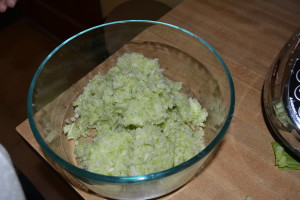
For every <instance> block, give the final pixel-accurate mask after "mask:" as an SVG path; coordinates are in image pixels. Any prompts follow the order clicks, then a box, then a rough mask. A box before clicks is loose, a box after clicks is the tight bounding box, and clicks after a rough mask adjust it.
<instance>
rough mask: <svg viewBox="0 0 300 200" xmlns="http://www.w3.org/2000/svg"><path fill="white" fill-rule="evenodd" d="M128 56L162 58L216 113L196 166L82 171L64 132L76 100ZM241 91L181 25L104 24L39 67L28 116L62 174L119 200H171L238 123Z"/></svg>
mask: <svg viewBox="0 0 300 200" xmlns="http://www.w3.org/2000/svg"><path fill="white" fill-rule="evenodd" d="M126 52H139V53H142V54H144V55H145V57H149V58H158V59H159V63H160V66H161V68H163V69H164V74H165V75H166V76H167V77H169V78H170V79H172V80H174V81H180V82H182V83H183V86H184V87H183V88H184V90H183V92H185V93H186V94H187V95H189V96H192V97H194V98H197V99H198V100H199V102H200V103H201V104H202V105H203V106H204V107H205V108H206V109H207V111H208V113H209V115H208V119H207V122H206V127H205V134H206V136H205V142H206V145H207V146H206V148H205V149H204V150H203V151H201V152H199V154H197V155H196V156H194V157H193V158H191V159H190V160H188V161H186V162H184V163H182V164H180V165H178V166H176V167H173V168H171V169H168V170H165V171H161V172H158V173H153V174H146V175H140V176H128V177H113V176H105V175H100V174H95V173H92V172H88V171H86V170H84V169H81V168H79V167H77V166H76V161H75V158H74V153H73V151H74V142H72V141H70V140H68V139H67V138H66V136H65V135H64V134H63V132H62V127H63V126H64V122H65V119H66V118H68V117H70V116H71V114H72V101H73V100H74V99H75V98H76V97H77V96H78V95H79V94H80V93H81V92H82V89H83V87H84V86H85V85H86V84H87V83H88V81H89V80H90V79H91V78H92V77H93V76H94V75H96V74H98V73H99V72H100V73H102V74H105V73H106V72H107V70H108V69H110V68H111V67H113V66H114V65H115V63H116V58H117V57H119V56H121V55H123V54H124V53H126ZM234 98H235V97H234V87H233V82H232V79H231V75H230V73H229V70H228V68H227V67H226V65H225V63H224V61H223V60H222V59H221V57H220V56H219V55H218V54H217V53H216V52H215V50H214V49H213V48H212V47H211V46H210V45H209V44H207V43H206V42H205V41H204V40H203V39H201V38H200V37H198V36H196V35H194V34H192V33H191V32H189V31H187V30H184V29H182V28H179V27H176V26H174V25H170V24H166V23H163V22H156V21H146V20H128V21H118V22H112V23H108V24H103V25H99V26H96V27H93V28H90V29H88V30H85V31H83V32H81V33H78V34H77V35H75V36H73V37H71V38H69V39H68V40H66V41H65V42H63V43H62V44H61V45H59V46H58V47H57V48H56V49H54V50H53V51H52V52H51V53H50V54H49V55H48V56H47V57H46V59H45V60H44V61H43V63H42V64H41V65H40V67H39V68H38V70H37V72H36V74H35V76H34V77H33V80H32V83H31V85H30V89H29V95H28V105H27V109H28V118H29V122H30V126H31V129H32V132H33V134H34V136H35V138H36V140H37V142H38V144H39V145H40V147H41V148H42V150H43V152H44V153H45V155H46V156H47V158H48V160H49V162H51V163H52V165H53V166H54V168H56V170H57V171H58V172H59V173H60V174H61V175H63V176H64V177H65V178H66V179H67V180H68V181H70V182H71V184H73V185H74V187H79V188H80V189H83V190H86V191H93V192H95V193H98V194H100V195H102V196H105V197H110V198H116V199H144V198H154V197H158V196H161V195H165V194H167V193H169V192H172V191H174V190H175V189H177V188H179V187H181V186H183V185H184V184H186V183H187V182H188V181H189V180H190V179H191V178H192V177H194V176H195V175H196V174H197V172H199V170H200V169H201V166H203V164H204V162H205V160H206V159H207V157H208V155H210V154H211V152H212V150H214V149H216V147H217V145H218V144H219V143H220V141H221V140H222V138H223V137H224V135H225V133H226V130H227V128H228V126H229V124H230V121H231V118H232V115H233V109H234Z"/></svg>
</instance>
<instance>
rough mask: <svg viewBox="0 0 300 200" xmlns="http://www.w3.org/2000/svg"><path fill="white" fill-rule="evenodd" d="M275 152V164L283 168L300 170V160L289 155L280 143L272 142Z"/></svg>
mask: <svg viewBox="0 0 300 200" xmlns="http://www.w3.org/2000/svg"><path fill="white" fill-rule="evenodd" d="M272 147H273V150H274V154H275V165H277V166H278V168H279V169H283V170H300V162H299V161H297V160H296V159H294V158H293V157H292V156H291V155H289V154H288V153H287V152H286V151H285V150H284V148H283V147H282V146H280V144H278V143H277V142H272Z"/></svg>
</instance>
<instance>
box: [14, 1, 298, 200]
mask: <svg viewBox="0 0 300 200" xmlns="http://www.w3.org/2000/svg"><path fill="white" fill-rule="evenodd" d="M160 21H163V22H167V23H171V24H174V25H177V26H180V27H183V28H185V29H187V30H189V31H191V32H193V33H195V34H196V35H198V36H200V37H202V38H203V39H204V40H206V41H207V42H208V43H209V44H211V45H212V46H213V47H214V48H215V49H216V50H217V52H218V53H219V54H220V55H221V57H222V58H223V59H224V60H225V62H226V64H227V66H228V68H229V69H230V71H231V74H232V77H233V80H234V84H235V92H236V106H235V113H234V117H233V120H232V123H231V125H230V128H229V130H228V132H227V135H226V137H225V139H224V140H223V142H222V143H221V145H220V149H219V151H218V153H217V155H216V157H215V159H214V160H213V161H212V162H210V164H209V166H208V167H207V168H206V169H205V170H204V171H202V172H201V173H200V174H199V175H198V176H197V177H196V178H195V179H193V180H192V181H191V182H189V183H188V184H187V185H186V186H184V187H183V188H181V189H179V190H178V191H176V192H174V193H172V194H170V195H168V196H166V197H163V198H162V199H175V200H180V199H230V200H232V199H238V200H242V199H244V197H245V196H252V197H253V199H254V200H256V199H273V200H275V199H278V200H279V199H280V200H281V199H300V171H281V170H279V169H278V168H277V167H276V166H275V165H274V154H273V150H272V147H271V142H272V141H274V138H273V137H272V135H271V131H270V130H269V129H268V127H267V123H266V121H265V119H264V117H263V110H262V105H261V95H262V87H263V82H264V79H265V76H266V75H267V73H268V68H269V66H270V65H271V63H272V61H273V59H274V58H275V56H276V55H277V54H278V52H279V50H280V49H281V47H282V46H283V45H284V44H285V42H286V41H287V39H288V38H289V37H290V36H291V34H292V33H293V32H294V31H295V30H296V28H297V27H298V26H300V1H298V0H286V1H282V0H261V1H259V0H244V1H233V0H187V1H184V2H183V3H181V4H179V5H178V6H177V7H176V8H174V9H173V10H172V11H171V12H169V13H168V14H167V15H165V16H164V17H163V18H161V20H160ZM17 130H18V132H19V133H20V134H21V136H23V137H24V139H25V140H27V141H28V143H29V144H30V145H32V146H33V148H34V149H35V150H36V151H37V152H38V153H40V154H41V155H42V156H43V154H42V152H41V150H40V147H39V146H38V144H37V143H36V141H35V139H34V137H33V135H32V133H31V130H30V127H29V125H28V121H25V122H23V123H22V124H20V125H19V126H18V127H17ZM75 189H76V188H75ZM76 190H77V191H78V193H79V194H80V195H81V196H82V197H83V198H85V199H102V198H100V197H96V196H94V195H92V194H89V193H86V192H84V191H81V190H78V189H76Z"/></svg>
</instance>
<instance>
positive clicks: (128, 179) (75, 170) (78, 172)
mask: <svg viewBox="0 0 300 200" xmlns="http://www.w3.org/2000/svg"><path fill="white" fill-rule="evenodd" d="M120 23H150V24H157V25H164V26H168V27H170V28H174V29H177V30H179V31H182V32H184V33H186V34H188V35H189V36H192V37H194V38H196V39H197V40H198V41H199V42H201V43H203V44H204V45H205V46H206V47H207V48H208V49H209V50H210V51H211V52H212V53H213V54H214V55H215V56H216V58H217V59H218V60H219V62H220V63H221V66H222V67H223V69H224V71H225V73H226V76H227V79H228V82H229V86H230V106H229V110H228V114H227V116H226V121H225V123H224V125H223V127H222V128H221V130H220V132H219V133H218V134H217V135H216V137H215V138H214V139H213V140H212V141H211V142H210V143H209V144H208V145H207V146H206V147H205V148H204V149H203V150H202V151H201V152H199V153H198V154H197V155H195V156H194V157H192V158H191V159H189V160H187V161H185V162H183V163H181V164H179V165H177V166H175V167H173V168H170V169H167V170H164V171H160V172H156V173H152V174H145V175H138V176H107V175H102V174H96V173H93V172H89V171H87V170H84V169H82V168H79V167H76V166H74V165H72V164H71V163H69V162H67V161H66V160H64V159H63V158H61V157H60V156H58V155H57V154H56V153H55V152H54V151H52V150H51V149H50V148H49V147H48V145H47V144H46V142H45V141H44V140H43V138H42V136H41V135H40V133H39V131H38V129H37V127H36V125H35V123H34V117H33V111H32V107H33V104H32V97H33V91H34V87H35V83H36V81H37V78H38V76H39V74H40V72H41V70H42V69H43V67H44V66H45V64H46V63H47V62H48V60H49V59H50V58H51V57H52V55H53V54H54V53H55V52H57V51H58V50H59V49H60V48H61V47H63V46H64V45H65V44H66V43H68V42H69V41H71V40H73V39H74V38H76V37H78V36H80V35H82V34H84V33H86V32H89V31H91V30H94V29H97V28H101V27H105V26H109V25H114V24H120ZM234 105H235V91H234V84H233V80H232V77H231V74H230V71H229V69H228V67H227V65H226V64H225V62H224V61H223V59H222V58H221V56H220V55H219V54H218V53H217V52H216V51H215V50H214V48H213V47H212V46H211V45H210V44H208V43H207V42H206V41H205V40H203V39H202V38H201V37H199V36H197V35H196V34H194V33H192V32H190V31H188V30H186V29H184V28H181V27H178V26H176V25H173V24H169V23H165V22H161V21H151V20H122V21H114V22H109V23H104V24H100V25H97V26H94V27H91V28H88V29H86V30H84V31H81V32H79V33H77V34H75V35H73V36H72V37H70V38H68V39H67V40H65V41H64V42H62V43H61V44H60V45H59V46H57V47H56V48H55V49H54V50H53V51H52V52H51V53H50V54H49V55H48V56H47V57H46V58H45V59H44V60H43V62H42V63H41V64H40V66H39V67H38V69H37V71H36V73H35V74H34V76H33V79H32V81H31V83H30V87H29V92H28V97H27V114H28V119H29V124H30V127H31V130H32V132H33V135H34V137H35V139H36V140H37V142H38V144H39V145H40V146H41V147H42V150H43V151H44V152H45V153H46V154H47V155H48V156H49V157H50V158H51V159H53V160H55V161H56V162H58V164H59V165H60V166H62V167H63V168H64V169H65V170H67V171H68V172H70V173H71V174H73V175H74V176H76V177H79V178H82V179H84V180H87V179H88V180H89V182H91V180H93V181H95V182H98V181H101V182H108V183H140V182H146V181H153V180H157V179H160V178H164V177H167V176H170V175H172V174H175V173H177V172H179V171H182V170H184V169H186V168H188V167H189V166H192V165H193V164H195V163H196V162H197V161H199V160H200V159H201V158H203V157H205V156H206V155H208V153H209V152H211V151H212V150H213V149H214V148H215V147H216V146H217V144H218V143H219V142H220V141H221V140H222V138H223V137H224V135H225V133H226V132H227V129H228V127H229V125H230V122H231V120H232V117H233V113H234Z"/></svg>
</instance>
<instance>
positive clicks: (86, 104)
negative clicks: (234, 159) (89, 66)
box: [63, 53, 208, 176]
mask: <svg viewBox="0 0 300 200" xmlns="http://www.w3.org/2000/svg"><path fill="white" fill-rule="evenodd" d="M162 72H163V70H162V69H161V68H160V65H159V62H158V59H149V58H146V57H144V55H142V54H139V53H125V54H124V55H123V56H121V57H119V58H118V60H117V63H116V66H114V67H113V68H111V69H110V70H109V71H108V72H107V74H106V75H101V74H98V75H96V76H95V77H94V78H92V79H91V80H90V82H89V84H88V85H87V86H86V87H85V88H84V90H83V92H82V94H81V95H80V96H78V98H77V99H76V100H75V101H74V102H73V106H74V116H73V117H72V118H71V119H70V120H66V122H67V123H66V125H65V126H64V128H63V131H64V133H66V134H67V137H68V139H70V140H71V139H73V140H75V157H76V158H77V159H78V160H79V161H80V162H79V163H80V164H79V166H80V167H82V168H84V169H86V170H88V171H91V172H94V173H98V174H104V175H110V176H135V175H141V174H149V173H154V172H159V171H162V170H166V169H169V168H172V167H174V166H176V165H179V164H181V163H182V162H184V161H186V160H188V159H190V158H191V157H193V156H194V155H195V154H197V153H199V152H200V151H201V150H202V149H203V148H204V147H205V146H204V143H203V135H204V131H203V127H204V126H205V125H204V122H205V120H206V118H207V115H208V113H207V111H206V109H205V108H203V107H202V106H201V105H200V104H199V102H198V101H197V100H196V99H193V98H188V97H187V96H186V95H185V94H184V93H182V91H181V88H182V84H181V83H180V82H174V81H171V80H169V79H168V78H166V77H165V76H164V75H163V73H162ZM87 137H88V138H92V141H90V140H86V139H82V138H87Z"/></svg>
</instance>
